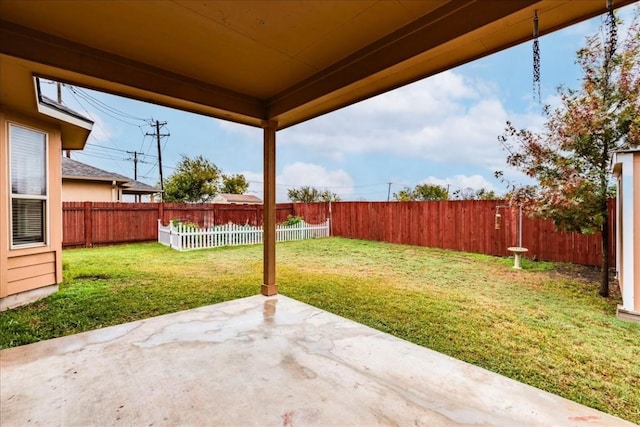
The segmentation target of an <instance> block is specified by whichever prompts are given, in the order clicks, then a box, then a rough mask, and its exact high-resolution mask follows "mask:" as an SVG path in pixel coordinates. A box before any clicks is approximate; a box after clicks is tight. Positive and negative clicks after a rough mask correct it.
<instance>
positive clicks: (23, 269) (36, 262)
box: [7, 252, 57, 295]
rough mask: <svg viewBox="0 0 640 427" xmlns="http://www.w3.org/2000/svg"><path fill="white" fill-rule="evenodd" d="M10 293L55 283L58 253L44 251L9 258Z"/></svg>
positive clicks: (8, 285)
mask: <svg viewBox="0 0 640 427" xmlns="http://www.w3.org/2000/svg"><path fill="white" fill-rule="evenodd" d="M7 278H8V283H7V290H8V295H13V294H17V293H20V292H25V291H30V290H32V289H36V288H41V287H44V286H49V285H55V284H56V283H57V282H56V254H55V252H43V253H38V254H34V255H22V256H14V257H9V258H8V259H7Z"/></svg>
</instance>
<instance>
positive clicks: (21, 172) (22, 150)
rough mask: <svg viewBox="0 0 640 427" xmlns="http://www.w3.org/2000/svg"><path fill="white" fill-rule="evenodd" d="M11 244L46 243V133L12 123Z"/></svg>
mask: <svg viewBox="0 0 640 427" xmlns="http://www.w3.org/2000/svg"><path fill="white" fill-rule="evenodd" d="M9 147H10V151H11V165H10V170H11V237H12V242H11V243H12V245H13V246H19V245H29V244H38V243H46V218H47V210H46V209H47V138H46V134H45V133H42V132H38V131H35V130H32V129H28V128H25V127H21V126H17V125H10V127H9Z"/></svg>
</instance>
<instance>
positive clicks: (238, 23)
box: [0, 0, 633, 426]
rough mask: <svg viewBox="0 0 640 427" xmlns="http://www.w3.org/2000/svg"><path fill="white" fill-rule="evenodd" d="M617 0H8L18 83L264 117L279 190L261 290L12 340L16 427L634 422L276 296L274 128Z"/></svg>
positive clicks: (9, 413) (270, 175)
mask: <svg viewBox="0 0 640 427" xmlns="http://www.w3.org/2000/svg"><path fill="white" fill-rule="evenodd" d="M632 2H633V0H616V1H614V2H612V7H620V6H624V5H628V4H631V3H632ZM606 11H607V2H606V1H605V0H589V1H580V2H575V1H556V0H510V1H504V0H482V1H477V0H441V1H423V2H416V1H402V0H397V1H305V2H290V1H270V2H264V1H242V2H237V1H216V2H212V1H202V2H192V1H158V2H144V1H140V2H139V1H113V2H87V1H64V2H62V1H29V2H24V1H14V0H0V67H1V73H2V74H3V75H4V78H3V80H2V82H3V85H5V84H12V85H13V84H18V83H20V84H21V85H23V86H25V87H27V86H28V85H29V84H33V82H32V81H29V80H33V78H34V77H42V78H47V79H52V80H56V81H60V82H64V83H69V84H73V85H79V86H83V87H87V88H91V89H95V90H100V91H104V92H107V93H112V94H116V95H121V96H126V97H130V98H134V99H138V100H142V101H147V102H152V103H156V104H159V105H164V106H168V107H172V108H177V109H182V110H186V111H190V112H194V113H198V114H203V115H206V116H210V117H215V118H219V119H224V120H231V121H234V122H237V123H241V124H246V125H249V126H255V127H260V128H262V129H263V133H264V138H263V150H264V205H265V210H264V212H265V217H264V229H265V239H264V242H265V243H264V256H263V265H264V267H263V282H262V284H261V287H260V292H261V293H262V295H259V296H255V297H251V298H248V299H243V300H237V301H231V302H227V303H223V304H218V305H215V306H209V307H202V308H200V309H195V310H190V311H186V312H181V313H176V314H172V315H167V316H162V317H157V318H152V319H147V320H144V321H140V322H135V323H130V324H125V325H120V326H116V327H111V328H106V329H101V330H97V331H92V332H88V333H84V334H79V335H76V336H70V337H64V338H59V339H54V340H50V341H46V342H41V343H36V344H32V345H28V346H24V347H19V348H15V349H9V350H3V351H2V352H1V353H0V361H1V368H2V373H1V399H2V405H1V406H2V408H1V413H0V418H1V419H2V424H3V425H24V424H28V423H31V424H34V425H37V424H47V425H87V424H119V425H138V424H143V423H144V424H146V425H176V424H180V425H214V424H225V425H264V424H268V425H274V424H278V425H283V426H293V425H309V424H314V425H376V424H378V425H380V424H381V425H390V424H391V425H408V424H413V425H450V424H485V425H585V424H588V425H608V426H611V425H625V422H624V421H622V420H619V419H615V418H613V417H610V416H608V415H606V414H603V413H600V412H598V411H595V410H592V409H589V408H586V407H584V406H581V405H579V404H577V403H574V402H570V401H567V400H565V399H562V398H559V397H557V396H553V395H551V394H549V393H546V392H542V391H540V390H536V389H533V388H531V387H529V386H526V385H523V384H520V383H517V382H515V381H512V380H509V379H506V378H504V377H501V376H499V375H496V374H492V373H489V372H487V371H485V370H482V369H480V368H476V367H473V366H471V365H468V364H465V363H462V362H459V361H456V360H454V359H451V358H449V357H446V356H443V355H440V354H438V353H435V352H432V351H430V350H428V349H425V348H422V347H418V346H415V345H413V344H410V343H407V342H405V341H402V340H399V339H396V338H393V337H391V336H389V335H386V334H383V333H381V332H378V331H375V330H372V329H370V328H367V327H364V326H362V325H359V324H357V323H354V322H351V321H348V320H345V319H342V318H339V317H337V316H334V315H332V314H329V313H326V312H324V311H322V310H319V309H315V308H313V307H311V306H307V305H304V304H302V303H299V302H296V301H294V300H291V299H289V298H286V297H284V296H278V295H277V293H278V286H277V277H276V244H275V227H276V223H275V221H276V218H275V201H276V191H275V189H276V133H277V131H278V130H281V129H284V128H287V127H290V126H293V125H295V124H298V123H300V122H303V121H306V120H310V119H313V118H314V117H317V116H320V115H322V114H325V113H328V112H330V111H334V110H336V109H339V108H342V107H344V106H347V105H350V104H353V103H356V102H358V101H361V100H364V99H367V98H370V97H372V96H375V95H378V94H380V93H383V92H386V91H389V90H392V89H395V88H398V87H400V86H403V85H406V84H409V83H411V82H415V81H417V80H420V79H423V78H426V77H429V76H431V75H434V74H436V73H438V72H441V71H444V70H447V69H450V68H452V67H455V66H458V65H460V64H463V63H466V62H469V61H473V60H475V59H477V58H480V57H482V56H485V55H488V54H491V53H493V52H497V51H499V50H502V49H505V48H508V47H510V46H513V45H515V44H518V43H522V42H525V41H527V40H530V39H531V38H532V28H533V19H534V17H535V16H537V17H538V19H539V32H540V35H544V34H546V33H549V32H552V31H555V30H557V29H560V28H564V27H566V26H569V25H572V24H575V23H577V22H580V21H583V20H585V19H589V18H592V17H594V16H597V15H599V14H602V13H605V12H606ZM25 76H26V80H27V81H23V80H25V79H24V77H25ZM522 78H523V79H529V78H530V76H523V77H522ZM18 79H22V80H20V81H19V82H18ZM5 82H8V83H5ZM0 89H2V92H1V94H0V95H2V96H3V97H4V99H3V102H6V101H7V99H6V96H5V95H7V92H6V91H5V90H4V89H5V88H0ZM7 96H8V95H7ZM8 101H11V102H9V104H10V105H15V106H18V107H16V108H18V110H19V109H21V108H22V106H23V104H25V103H28V102H30V100H22V99H11V100H8ZM24 108H25V109H26V108H28V105H24ZM57 262H60V261H59V260H58V261H57ZM256 291H257V287H256ZM372 291H375V290H372Z"/></svg>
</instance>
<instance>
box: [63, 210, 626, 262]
mask: <svg viewBox="0 0 640 427" xmlns="http://www.w3.org/2000/svg"><path fill="white" fill-rule="evenodd" d="M505 204H506V203H505V202H504V201H496V200H491V201H473V200H461V201H434V202H334V203H331V204H329V203H279V204H278V205H277V209H276V214H277V222H279V223H281V222H284V221H285V220H286V219H287V217H288V216H289V215H298V216H301V217H303V218H304V219H305V221H306V222H307V223H310V224H320V223H323V222H325V221H326V220H327V219H329V218H330V219H331V222H330V227H331V230H330V231H331V235H332V236H342V237H349V238H356V239H363V240H378V241H385V242H392V243H403V244H409V245H419V246H429V247H434V248H443V249H453V250H458V251H467V252H476V253H483V254H488V255H499V256H506V255H510V254H509V253H508V251H507V247H509V246H514V245H516V244H517V223H518V216H517V215H518V209H517V208H510V207H500V208H498V206H501V205H505ZM497 211H499V213H500V222H499V228H496V213H497ZM609 212H610V236H611V238H610V247H609V254H610V263H611V265H614V260H615V232H614V231H615V219H616V215H615V201H614V200H610V201H609ZM262 213H263V207H262V205H229V204H179V203H106V202H105V203H103V202H65V203H63V223H64V229H63V246H64V247H80V246H82V247H91V246H96V245H110V244H118V243H127V242H143V241H157V239H158V219H160V220H161V221H162V223H163V224H167V223H169V221H171V220H173V219H178V220H181V221H184V222H192V223H196V224H198V225H199V226H201V227H210V226H212V225H222V224H227V223H229V222H232V223H235V224H239V225H245V224H248V225H253V226H260V225H262ZM522 237H523V238H522V240H523V242H522V243H523V246H524V247H526V248H528V249H529V252H528V253H527V257H528V258H533V257H535V258H536V259H540V260H547V261H561V262H573V263H576V264H584V265H594V266H599V265H601V257H602V250H601V246H600V245H601V241H602V240H601V239H602V237H601V235H600V233H596V234H593V235H589V236H586V235H582V234H579V233H561V232H557V231H555V229H554V225H553V223H552V222H551V221H544V220H539V219H534V218H528V217H525V218H524V219H523V236H522Z"/></svg>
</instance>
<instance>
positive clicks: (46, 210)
mask: <svg viewBox="0 0 640 427" xmlns="http://www.w3.org/2000/svg"><path fill="white" fill-rule="evenodd" d="M12 127H18V128H22V129H26V130H29V131H32V132H36V133H39V134H42V135H43V136H44V162H45V170H44V175H45V193H46V194H45V195H29V194H14V193H13V188H12V176H13V175H12V171H11V169H12V167H13V164H12V161H11V149H12V145H13V141H12V139H11V128H12ZM6 132H7V133H6V135H7V141H8V144H7V148H8V153H7V154H8V156H7V163H8V166H9V167H8V168H7V169H8V171H9V176H8V185H9V236H10V237H9V238H10V241H11V245H10V248H11V249H27V248H37V247H47V246H49V242H50V235H49V230H50V227H49V205H50V201H49V198H50V186H49V166H50V165H49V133H48V132H47V131H44V130H42V129H38V128H34V127H32V126H27V125H24V124H22V123H16V122H7V129H6ZM15 199H22V200H42V201H44V212H43V216H44V218H42V222H43V227H44V230H43V233H42V237H43V241H41V242H30V243H17V244H14V242H13V201H14V200H15Z"/></svg>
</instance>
